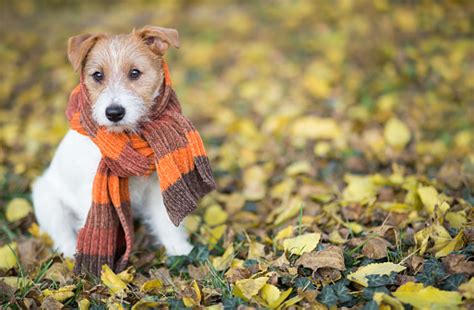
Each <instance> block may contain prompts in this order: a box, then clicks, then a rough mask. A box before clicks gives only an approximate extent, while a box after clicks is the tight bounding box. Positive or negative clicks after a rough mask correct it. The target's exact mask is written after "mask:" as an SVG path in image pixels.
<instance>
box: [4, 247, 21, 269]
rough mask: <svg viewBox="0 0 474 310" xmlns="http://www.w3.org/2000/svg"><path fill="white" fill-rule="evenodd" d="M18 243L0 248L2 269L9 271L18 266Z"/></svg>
mask: <svg viewBox="0 0 474 310" xmlns="http://www.w3.org/2000/svg"><path fill="white" fill-rule="evenodd" d="M16 248H17V246H16V242H12V243H9V244H6V245H4V246H2V247H0V269H4V270H9V269H12V268H13V267H15V266H16V257H17V254H16Z"/></svg>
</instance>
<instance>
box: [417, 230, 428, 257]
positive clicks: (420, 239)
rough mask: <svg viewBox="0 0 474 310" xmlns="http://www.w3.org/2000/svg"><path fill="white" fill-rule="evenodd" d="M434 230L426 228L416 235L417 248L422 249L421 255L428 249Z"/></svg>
mask: <svg viewBox="0 0 474 310" xmlns="http://www.w3.org/2000/svg"><path fill="white" fill-rule="evenodd" d="M431 231H432V228H431V226H430V227H426V228H424V229H422V230H420V231H418V232H417V233H415V243H416V246H417V247H418V248H419V249H420V255H423V254H425V252H426V248H427V247H428V241H429V239H430V235H431Z"/></svg>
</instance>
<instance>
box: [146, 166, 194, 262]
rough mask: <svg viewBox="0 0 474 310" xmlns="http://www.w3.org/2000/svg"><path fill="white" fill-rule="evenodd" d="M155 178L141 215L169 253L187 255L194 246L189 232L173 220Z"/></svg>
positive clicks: (156, 238)
mask: <svg viewBox="0 0 474 310" xmlns="http://www.w3.org/2000/svg"><path fill="white" fill-rule="evenodd" d="M154 177H155V178H156V175H155V176H154ZM152 178H153V177H152ZM155 180H156V179H154V180H153V181H154V182H153V184H152V185H151V186H150V188H149V190H148V191H147V195H146V199H145V201H144V205H143V206H142V207H141V208H140V210H139V211H138V214H139V217H140V218H141V219H142V220H143V221H144V222H145V224H146V225H147V226H148V227H149V230H150V232H151V234H152V235H153V237H154V238H155V240H156V241H157V242H159V243H161V244H162V245H163V246H164V247H165V249H166V253H167V254H168V255H187V254H189V252H191V250H192V248H193V246H192V245H191V244H190V243H189V242H188V240H187V239H188V234H187V232H186V230H185V229H184V227H182V225H180V226H179V227H176V226H175V225H174V224H173V223H172V222H171V220H170V218H169V216H168V213H167V211H166V207H165V205H164V203H163V196H162V194H161V191H160V187H159V185H158V184H157V183H156V181H155Z"/></svg>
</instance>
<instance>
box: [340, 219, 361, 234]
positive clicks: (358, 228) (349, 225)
mask: <svg viewBox="0 0 474 310" xmlns="http://www.w3.org/2000/svg"><path fill="white" fill-rule="evenodd" d="M343 225H344V226H346V227H347V228H349V229H350V230H351V231H352V232H353V233H355V234H359V233H361V232H362V231H363V230H364V226H362V225H360V224H359V223H356V222H349V223H343Z"/></svg>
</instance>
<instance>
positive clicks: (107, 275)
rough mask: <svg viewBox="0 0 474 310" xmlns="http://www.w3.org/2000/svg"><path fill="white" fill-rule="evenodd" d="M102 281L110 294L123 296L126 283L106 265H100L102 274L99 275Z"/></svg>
mask: <svg viewBox="0 0 474 310" xmlns="http://www.w3.org/2000/svg"><path fill="white" fill-rule="evenodd" d="M100 279H101V280H102V283H104V285H105V286H107V287H108V288H109V290H110V293H111V294H112V295H117V296H124V295H125V293H126V291H127V284H126V283H125V282H123V281H122V279H120V277H119V276H118V275H116V274H115V273H114V272H113V271H112V270H111V269H110V267H109V266H108V265H102V274H101V276H100Z"/></svg>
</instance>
